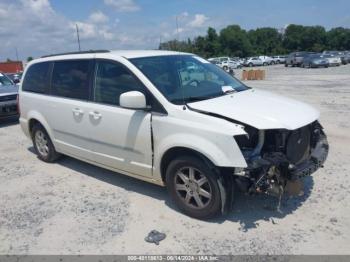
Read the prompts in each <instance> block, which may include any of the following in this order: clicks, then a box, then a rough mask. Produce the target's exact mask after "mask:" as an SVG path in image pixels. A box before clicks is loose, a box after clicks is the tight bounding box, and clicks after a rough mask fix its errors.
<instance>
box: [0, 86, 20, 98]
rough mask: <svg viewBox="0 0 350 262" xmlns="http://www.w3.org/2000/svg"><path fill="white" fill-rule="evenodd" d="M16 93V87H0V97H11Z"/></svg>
mask: <svg viewBox="0 0 350 262" xmlns="http://www.w3.org/2000/svg"><path fill="white" fill-rule="evenodd" d="M17 93H18V86H16V85H10V86H3V85H0V96H1V95H5V94H6V95H13V94H17Z"/></svg>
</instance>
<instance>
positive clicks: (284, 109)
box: [19, 50, 318, 185]
mask: <svg viewBox="0 0 350 262" xmlns="http://www.w3.org/2000/svg"><path fill="white" fill-rule="evenodd" d="M179 54H181V55H184V53H178V52H170V51H152V50H149V51H112V52H110V53H95V54H72V55H64V56H53V57H47V58H40V59H36V60H33V61H32V62H30V63H29V64H28V66H27V67H26V70H25V72H24V74H23V79H25V75H26V73H27V71H28V68H30V66H31V65H33V64H35V63H39V62H43V61H59V60H69V59H93V58H99V59H109V60H113V61H117V62H119V63H121V64H123V65H125V66H126V67H127V68H128V69H129V70H131V71H132V72H133V73H134V75H135V76H136V77H137V78H138V79H139V80H140V81H141V82H142V83H143V84H144V85H145V87H146V88H147V89H148V90H149V91H150V92H151V93H152V94H153V96H154V97H155V98H156V99H157V100H158V102H159V103H160V104H161V105H162V106H163V107H164V109H165V110H166V112H167V114H160V113H151V112H148V111H144V110H133V109H126V108H122V107H119V106H110V105H104V104H98V103H93V102H88V101H80V100H76V99H67V98H60V97H55V96H50V95H42V94H37V93H30V92H25V91H22V83H23V81H21V86H20V99H19V101H20V108H21V117H20V124H21V128H22V129H23V131H24V133H25V134H26V135H27V136H29V137H30V132H29V121H30V120H32V119H35V120H37V121H39V122H40V123H41V124H42V125H43V126H44V128H45V129H46V130H47V132H48V134H49V136H50V138H51V140H52V142H53V144H54V146H55V148H56V150H57V151H58V152H61V153H64V154H67V155H70V156H73V157H75V158H78V159H80V160H83V161H86V162H89V163H93V164H95V165H97V166H100V167H104V168H107V169H110V170H113V171H117V172H119V173H122V174H126V175H129V176H133V177H137V178H139V179H142V180H146V181H148V182H152V183H156V184H160V185H163V181H162V178H161V170H160V166H161V160H162V157H163V155H164V154H165V153H166V152H167V151H168V150H170V149H171V148H175V147H185V148H188V149H191V150H195V151H197V152H199V153H201V154H203V155H204V156H206V157H207V158H208V159H209V160H210V161H211V162H212V163H213V164H214V165H216V166H221V167H246V166H247V164H246V162H245V159H244V157H243V155H242V153H241V151H240V149H239V147H238V145H237V144H236V142H235V139H234V136H237V135H245V134H246V132H245V131H244V128H243V126H242V125H240V124H236V123H234V122H231V121H228V120H225V119H221V118H217V117H214V116H209V115H206V114H202V113H199V112H195V111H192V110H190V109H188V108H186V107H185V108H186V109H184V106H179V105H175V104H172V103H170V102H169V101H168V100H167V99H166V98H165V97H164V96H163V95H162V94H161V93H160V91H159V90H158V89H157V88H156V87H155V86H154V85H153V84H152V83H151V82H150V80H149V79H148V78H147V77H146V76H145V75H144V74H143V73H142V72H141V71H140V70H139V69H138V68H137V67H136V66H134V65H133V64H132V63H131V62H130V61H129V60H128V59H129V58H139V57H148V56H160V55H179ZM190 55H192V54H190ZM190 106H191V107H193V108H195V109H200V110H204V111H208V112H213V113H215V114H218V115H222V116H225V117H227V118H230V119H232V120H237V121H239V122H241V123H245V124H248V125H251V126H254V127H256V128H258V129H276V128H286V129H296V128H298V127H301V126H303V125H306V124H309V123H311V122H312V121H314V120H315V119H317V118H318V112H317V111H316V110H314V109H313V108H311V107H310V106H307V105H305V104H303V103H300V102H296V101H294V100H292V99H286V98H282V97H280V96H277V95H273V94H270V93H267V92H262V91H258V90H255V89H252V90H247V91H242V92H239V93H233V94H229V95H225V96H223V97H219V98H215V99H210V100H205V101H201V102H197V103H191V104H190ZM94 112H98V114H97V115H95V114H94ZM95 118H96V119H95ZM152 132H153V140H154V144H153V147H154V159H153V160H152V142H151V133H152ZM152 164H153V165H152Z"/></svg>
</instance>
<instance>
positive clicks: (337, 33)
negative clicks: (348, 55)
mask: <svg viewBox="0 0 350 262" xmlns="http://www.w3.org/2000/svg"><path fill="white" fill-rule="evenodd" d="M326 38H327V47H328V49H332V50H350V29H349V28H343V27H337V28H333V29H331V30H329V31H328V32H327V36H326Z"/></svg>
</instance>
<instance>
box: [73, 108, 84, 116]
mask: <svg viewBox="0 0 350 262" xmlns="http://www.w3.org/2000/svg"><path fill="white" fill-rule="evenodd" d="M72 112H73V114H74V115H75V116H80V115H83V114H84V111H83V110H81V109H80V108H74V109H72Z"/></svg>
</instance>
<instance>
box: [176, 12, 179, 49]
mask: <svg viewBox="0 0 350 262" xmlns="http://www.w3.org/2000/svg"><path fill="white" fill-rule="evenodd" d="M177 20H178V18H177V16H176V33H177V42H178V44H180V43H179V42H180V35H179V23H178V21H177ZM175 49H177V43H176V41H175Z"/></svg>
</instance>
